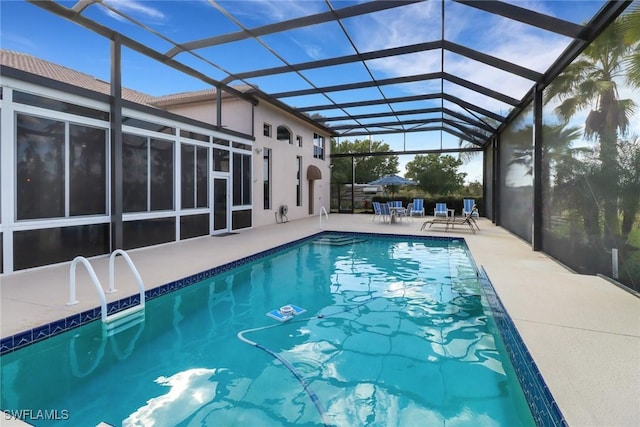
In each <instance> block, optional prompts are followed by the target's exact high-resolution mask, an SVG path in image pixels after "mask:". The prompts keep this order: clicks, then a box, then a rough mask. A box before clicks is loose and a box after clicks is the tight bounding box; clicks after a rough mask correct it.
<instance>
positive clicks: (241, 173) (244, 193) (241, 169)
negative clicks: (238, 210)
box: [233, 153, 251, 206]
mask: <svg viewBox="0 0 640 427" xmlns="http://www.w3.org/2000/svg"><path fill="white" fill-rule="evenodd" d="M250 204H251V155H250V154H242V153H233V205H234V206H242V205H250Z"/></svg>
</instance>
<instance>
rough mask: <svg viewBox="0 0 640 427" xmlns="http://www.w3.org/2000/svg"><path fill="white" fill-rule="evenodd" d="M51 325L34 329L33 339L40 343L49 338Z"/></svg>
mask: <svg viewBox="0 0 640 427" xmlns="http://www.w3.org/2000/svg"><path fill="white" fill-rule="evenodd" d="M50 329H51V327H50V325H49V324H46V325H43V326H38V327H37V328H33V329H32V338H33V341H40V340H43V339H45V338H48V337H49V335H50V333H51V332H50Z"/></svg>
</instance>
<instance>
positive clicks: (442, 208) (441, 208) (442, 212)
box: [433, 203, 449, 218]
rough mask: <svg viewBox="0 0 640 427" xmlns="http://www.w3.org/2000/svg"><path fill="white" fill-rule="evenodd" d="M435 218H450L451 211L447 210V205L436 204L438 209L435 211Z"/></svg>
mask: <svg viewBox="0 0 640 427" xmlns="http://www.w3.org/2000/svg"><path fill="white" fill-rule="evenodd" d="M433 216H435V217H438V216H443V217H445V218H446V217H448V216H449V210H448V209H447V204H446V203H436V207H435V209H434V210H433Z"/></svg>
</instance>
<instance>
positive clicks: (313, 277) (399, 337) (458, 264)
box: [0, 233, 540, 426]
mask: <svg viewBox="0 0 640 427" xmlns="http://www.w3.org/2000/svg"><path fill="white" fill-rule="evenodd" d="M262 255H265V256H257V257H252V258H250V259H247V260H243V261H242V262H238V263H234V264H233V265H232V266H225V267H223V268H220V269H217V270H216V271H215V274H213V275H211V277H208V278H204V279H203V280H201V281H199V282H198V283H193V284H191V285H190V286H187V287H183V288H182V289H180V290H178V291H176V292H172V293H169V294H167V295H165V296H163V297H162V298H156V299H152V300H151V301H149V302H148V304H147V309H146V315H145V316H146V317H145V321H144V322H141V323H138V324H135V325H134V326H132V327H131V328H129V329H127V330H124V331H122V332H120V333H118V334H116V335H114V336H111V337H107V336H106V335H105V334H104V331H103V328H102V326H101V323H100V322H93V323H89V324H87V325H85V326H82V327H80V328H77V329H73V330H70V331H68V332H65V333H63V334H59V335H56V336H54V337H52V338H49V339H47V340H45V341H42V342H38V343H35V344H33V345H30V346H28V347H25V348H24V349H20V350H17V351H14V352H10V353H7V354H5V355H3V356H2V357H1V359H0V360H1V364H2V404H1V406H2V408H3V409H5V410H25V409H32V410H36V411H37V410H49V411H58V412H56V414H63V415H66V416H68V418H69V421H70V424H71V425H96V424H97V423H99V422H101V421H105V422H107V423H109V424H112V425H121V424H122V425H216V426H217V425H322V424H323V423H324V424H331V425H333V424H335V425H353V424H355V425H365V424H366V425H415V424H420V425H431V424H438V425H439V424H443V425H444V424H447V423H451V424H457V425H480V424H482V425H510V426H511V425H534V424H535V421H534V418H535V420H536V421H537V420H538V419H539V417H540V415H539V414H534V415H533V416H532V413H531V411H530V409H529V407H528V405H527V401H526V399H525V394H524V393H523V391H522V390H521V388H520V385H519V383H518V378H517V377H516V375H515V373H514V369H513V367H512V366H511V363H510V362H509V358H508V356H507V352H506V351H505V349H504V348H503V344H502V340H501V338H500V334H499V333H498V332H497V328H496V323H494V320H493V318H492V316H490V315H489V313H490V311H491V310H490V309H489V306H488V305H489V304H490V303H492V301H493V304H495V296H490V297H489V298H487V296H486V292H483V289H485V288H486V285H487V284H486V283H484V284H483V281H482V280H479V279H478V271H477V269H476V267H475V265H474V264H473V260H472V259H470V257H469V256H468V251H467V249H466V245H465V244H464V242H463V241H462V240H457V239H437V240H432V239H424V238H415V239H413V238H410V239H407V237H402V238H399V237H380V236H374V235H362V234H333V233H323V234H321V235H319V236H317V237H315V238H313V239H305V240H304V241H301V242H296V243H293V244H291V245H288V246H287V247H286V248H284V249H282V250H278V251H270V253H269V254H262ZM266 255H268V256H266ZM230 267H234V268H230ZM208 275H209V274H202V275H199V276H200V277H205V276H208ZM189 282H191V280H189ZM176 287H181V286H174V288H176ZM160 293H163V292H160ZM157 294H158V292H157V293H156V295H157ZM288 304H295V305H296V306H299V307H303V308H304V309H306V312H305V313H302V314H299V315H297V316H295V317H294V318H293V319H291V320H289V321H286V322H282V323H281V322H278V321H277V320H274V319H272V318H270V317H267V316H266V315H265V314H266V313H268V312H270V311H272V310H274V309H278V308H279V307H282V306H284V305H288ZM497 320H498V323H500V322H502V321H503V320H504V318H503V316H500V317H499V318H497ZM238 333H240V337H241V338H243V339H245V340H246V341H248V342H246V341H242V340H241V339H238V337H237V334H238ZM252 343H255V344H257V345H258V346H255V345H253V344H252ZM525 364H526V363H525ZM51 367H56V369H51ZM525 393H526V390H525ZM62 411H66V412H62ZM30 422H32V423H33V424H35V425H49V424H50V421H49V420H44V419H42V420H31V421H30ZM538 423H539V422H538Z"/></svg>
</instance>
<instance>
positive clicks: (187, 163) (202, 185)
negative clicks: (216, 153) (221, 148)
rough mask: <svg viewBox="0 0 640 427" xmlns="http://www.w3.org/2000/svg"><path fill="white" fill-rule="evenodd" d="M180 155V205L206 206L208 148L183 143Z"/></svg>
mask: <svg viewBox="0 0 640 427" xmlns="http://www.w3.org/2000/svg"><path fill="white" fill-rule="evenodd" d="M180 151H181V155H180V164H181V168H180V207H181V208H182V209H189V208H206V207H207V206H208V203H207V200H208V197H207V194H208V187H207V182H208V179H207V171H208V170H209V169H208V162H207V148H206V147H199V146H196V145H191V144H182V146H181V148H180Z"/></svg>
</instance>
